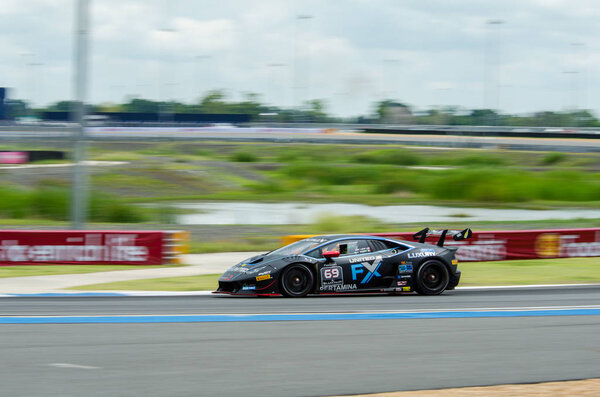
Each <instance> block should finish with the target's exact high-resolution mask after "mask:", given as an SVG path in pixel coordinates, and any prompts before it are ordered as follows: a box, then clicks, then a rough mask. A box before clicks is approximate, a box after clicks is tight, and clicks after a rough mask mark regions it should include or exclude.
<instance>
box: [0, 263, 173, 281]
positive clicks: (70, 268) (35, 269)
mask: <svg viewBox="0 0 600 397" xmlns="http://www.w3.org/2000/svg"><path fill="white" fill-rule="evenodd" d="M179 266H182V265H161V266H137V265H32V266H0V278H6V277H28V276H53V275H57V274H82V273H96V272H110V271H113V270H140V269H151V268H158V267H160V268H164V267H179Z"/></svg>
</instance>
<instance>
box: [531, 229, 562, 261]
mask: <svg viewBox="0 0 600 397" xmlns="http://www.w3.org/2000/svg"><path fill="white" fill-rule="evenodd" d="M535 252H536V254H537V255H538V256H539V257H541V258H553V257H557V256H559V254H560V234H558V233H544V234H540V235H539V236H538V237H537V239H536V240H535Z"/></svg>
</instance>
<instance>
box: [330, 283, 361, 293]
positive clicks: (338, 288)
mask: <svg viewBox="0 0 600 397" xmlns="http://www.w3.org/2000/svg"><path fill="white" fill-rule="evenodd" d="M355 289H357V287H356V284H342V285H324V286H322V287H321V291H334V292H339V291H351V290H355Z"/></svg>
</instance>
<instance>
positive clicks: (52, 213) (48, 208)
mask: <svg viewBox="0 0 600 397" xmlns="http://www.w3.org/2000/svg"><path fill="white" fill-rule="evenodd" d="M69 203H70V190H69V189H68V188H67V187H63V186H60V185H50V184H45V185H40V186H38V187H36V188H33V189H26V188H21V187H12V186H1V187H0V217H6V218H13V219H24V218H38V219H39V218H42V219H49V220H54V221H65V220H67V219H68V208H69ZM89 217H90V220H91V221H94V222H117V223H136V222H143V221H145V220H147V217H146V216H145V214H144V211H143V210H142V209H140V208H138V207H135V206H133V205H130V204H127V203H125V202H124V201H123V200H121V199H120V198H118V197H115V196H113V195H109V194H106V193H103V192H98V191H93V192H90V195H89Z"/></svg>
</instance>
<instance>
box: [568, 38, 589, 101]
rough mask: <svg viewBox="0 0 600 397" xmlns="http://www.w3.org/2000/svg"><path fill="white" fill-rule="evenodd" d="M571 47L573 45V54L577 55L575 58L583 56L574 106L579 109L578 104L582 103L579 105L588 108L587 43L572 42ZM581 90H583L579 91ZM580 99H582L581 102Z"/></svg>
mask: <svg viewBox="0 0 600 397" xmlns="http://www.w3.org/2000/svg"><path fill="white" fill-rule="evenodd" d="M571 47H573V56H574V57H575V59H577V58H581V61H582V62H581V63H582V65H581V67H580V68H579V69H580V70H579V71H578V72H579V73H578V76H577V77H578V78H579V81H578V84H576V86H575V87H574V89H575V91H576V92H575V93H574V94H573V95H574V98H577V100H576V101H574V102H573V103H574V104H575V106H574V108H575V109H577V105H581V106H579V108H581V109H586V108H587V102H588V88H587V68H588V65H587V64H588V57H587V49H586V46H585V43H581V42H576V43H571ZM578 50H579V51H578ZM578 52H580V54H578ZM579 91H581V92H579ZM579 101H581V103H580V102H579Z"/></svg>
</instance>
